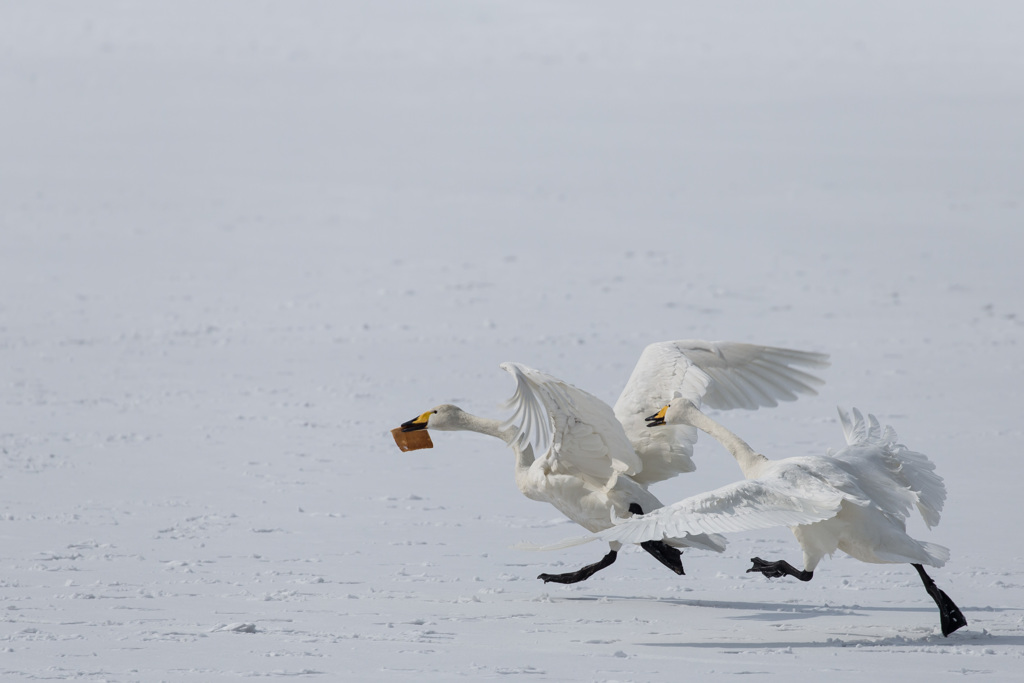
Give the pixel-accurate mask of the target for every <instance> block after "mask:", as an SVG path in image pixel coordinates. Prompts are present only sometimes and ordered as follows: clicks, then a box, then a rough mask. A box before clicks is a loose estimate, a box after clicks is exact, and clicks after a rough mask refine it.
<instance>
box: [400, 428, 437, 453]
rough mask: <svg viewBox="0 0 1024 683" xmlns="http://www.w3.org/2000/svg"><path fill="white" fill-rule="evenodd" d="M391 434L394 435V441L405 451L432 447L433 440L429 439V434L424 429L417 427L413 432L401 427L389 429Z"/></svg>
mask: <svg viewBox="0 0 1024 683" xmlns="http://www.w3.org/2000/svg"><path fill="white" fill-rule="evenodd" d="M391 436H393V437H395V443H397V444H398V447H399V448H401V449H402V452H403V453H405V452H406V451H418V450H419V449H421V448H433V447H434V442H433V441H431V440H430V434H429V433H428V432H427V430H426V429H417V430H416V431H413V432H403V431H402V428H401V427H395V428H394V429H392V430H391Z"/></svg>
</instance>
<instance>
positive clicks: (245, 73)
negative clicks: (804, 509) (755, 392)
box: [0, 0, 1024, 682]
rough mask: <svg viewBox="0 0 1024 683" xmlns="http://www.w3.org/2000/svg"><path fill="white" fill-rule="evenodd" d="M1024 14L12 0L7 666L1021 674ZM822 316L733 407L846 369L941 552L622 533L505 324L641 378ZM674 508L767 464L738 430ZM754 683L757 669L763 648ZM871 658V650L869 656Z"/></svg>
mask: <svg viewBox="0 0 1024 683" xmlns="http://www.w3.org/2000/svg"><path fill="white" fill-rule="evenodd" d="M1021 35H1024V9H1022V6H1021V5H1020V4H1019V3H1014V2H988V1H979V2H974V1H972V2H949V1H927V2H926V1H924V0H920V1H916V0H915V1H909V0H908V1H906V2H899V3H888V2H833V3H814V2H796V1H793V2H761V3H735V2H715V3H692V2H668V1H664V2H662V1H652V2H647V3H640V4H637V3H612V2H591V1H588V2H583V1H579V2H571V1H565V2H540V1H538V0H514V1H513V0H506V1H495V2H471V1H469V0H433V1H431V2H413V1H411V0H410V1H408V2H379V1H374V2H370V1H365V2H359V1H355V0H353V1H348V2H344V3H333V2H313V1H289V2H284V1H280V2H278V1H273V2H270V1H267V0H246V1H242V0H223V1H221V2H216V3H210V2H198V1H195V0H187V1H186V0H175V1H174V2H170V1H153V2H146V3H131V2H122V1H115V0H98V1H96V2H90V3H80V2H73V1H71V0H65V1H59V0H47V1H42V0H40V1H38V2H35V1H34V2H21V3H15V2H7V3H3V4H0V98H2V107H0V292H3V294H2V295H0V368H2V371H0V373H2V374H0V377H2V384H0V387H2V388H0V401H2V403H0V405H2V411H0V456H2V460H0V484H2V486H3V502H2V504H0V530H2V531H0V534H2V539H3V542H2V544H0V591H2V592H0V595H2V598H3V612H2V614H3V618H2V621H0V650H2V654H0V678H2V679H3V680H29V679H48V680H54V679H56V680H62V679H71V680H84V681H210V680H221V679H236V678H250V677H272V676H289V677H298V678H308V679H312V680H339V681H340V680H346V681H356V680H359V681H363V680H366V681H369V680H388V681H392V680H393V681H423V680H429V681H433V680H481V679H502V680H516V679H520V680H551V681H676V680H700V681H724V680H743V681H760V680H787V681H795V680H810V679H811V678H815V679H827V680H829V681H837V682H842V681H858V682H862V681H864V680H865V679H866V677H872V678H877V679H883V680H895V679H897V678H898V679H899V680H901V681H929V682H932V681H940V680H948V679H953V678H955V679H960V678H962V676H963V675H964V674H969V675H974V676H986V675H987V678H985V679H984V680H992V681H1003V680H1009V679H1011V678H1014V679H1016V680H1019V676H1020V672H1021V670H1022V669H1024V593H1022V587H1024V541H1022V538H1024V534H1022V532H1021V529H1020V519H1021V515H1020V490H1021V478H1022V473H1024V469H1022V465H1021V461H1022V460H1021V459H1022V456H1024V453H1022V448H1021V444H1022V426H1021V425H1022V421H1021V416H1020V409H1021V406H1022V405H1024V400H1022V398H1024V397H1022V390H1021V386H1022V384H1024V353H1022V352H1024V344H1022V340H1024V268H1022V266H1021V260H1022V256H1024V233H1022V231H1024V204H1022V197H1024V125H1021V122H1022V121H1024V79H1022V78H1021V74H1022V73H1024V41H1021V40H1020V36H1021ZM677 338H705V339H730V340H737V341H751V342H757V343H766V344H774V345H782V346H792V347H796V348H802V349H808V350H816V351H826V352H828V353H831V354H832V360H833V366H832V368H831V369H830V370H829V371H828V372H827V373H826V376H827V380H828V384H827V385H826V386H825V387H824V389H823V391H822V393H821V395H820V396H819V397H815V398H810V399H802V400H801V401H800V402H798V403H795V404H786V405H784V406H782V407H779V408H776V409H773V410H762V411H758V412H755V413H748V412H734V413H721V414H718V415H717V417H718V418H719V419H721V420H722V421H723V422H724V423H725V424H727V425H728V426H729V427H731V428H732V429H734V430H735V431H736V432H738V433H739V434H741V435H742V436H744V437H745V438H746V439H747V440H748V441H749V442H750V443H751V444H753V445H754V446H755V447H756V448H758V449H759V450H761V451H762V452H764V453H766V454H768V455H770V456H778V457H781V456H786V455H804V454H814V453H820V452H822V451H824V450H825V449H826V448H828V447H835V446H839V445H841V444H842V431H841V428H840V425H839V423H838V420H837V418H836V413H835V406H836V405H837V404H838V405H842V406H847V407H849V406H857V407H859V408H861V409H863V410H865V411H871V412H874V413H875V414H877V415H878V416H879V418H880V419H882V421H883V422H886V423H890V424H892V425H893V426H894V427H895V429H896V430H897V432H898V433H899V434H900V436H901V438H902V440H903V441H904V442H905V443H907V444H908V445H909V446H911V447H912V448H914V449H915V450H919V451H922V452H924V453H927V454H928V455H929V456H930V457H931V458H932V459H933V460H934V462H935V463H936V464H937V466H938V471H939V472H940V474H942V475H943V476H944V477H945V479H946V482H947V485H948V488H949V499H948V501H947V504H946V508H945V514H944V518H943V520H942V523H941V525H940V526H939V527H938V528H937V529H935V530H933V531H928V530H926V529H925V528H924V525H923V524H922V523H921V522H920V520H917V521H916V522H915V524H914V525H913V526H912V530H913V533H915V534H916V535H918V536H919V537H920V538H922V539H924V540H928V541H932V542H936V543H941V544H944V545H947V546H949V547H950V548H951V549H952V551H953V556H952V559H951V561H950V562H949V564H948V565H947V566H946V567H945V568H943V569H939V570H935V571H934V572H932V574H933V576H934V577H935V579H936V581H937V582H938V584H939V586H940V587H942V588H943V589H944V590H945V591H946V592H947V593H949V594H950V596H951V597H952V598H953V599H954V600H955V601H956V602H957V603H958V604H959V605H960V607H961V608H962V609H963V611H964V613H965V614H966V616H967V618H968V620H969V621H970V624H969V625H968V626H967V627H966V628H964V629H962V630H961V631H959V632H957V633H955V634H953V635H952V636H951V637H949V638H943V637H942V636H941V635H940V634H939V632H938V615H937V611H936V609H935V606H934V604H933V603H932V602H931V600H930V599H929V598H928V596H927V595H926V594H925V592H924V590H923V589H922V588H921V586H920V583H919V581H918V579H917V577H916V575H915V574H914V572H913V570H912V569H911V568H910V567H907V566H898V565H878V566H876V565H866V564H862V563H858V562H856V561H854V560H852V559H850V558H847V557H845V556H840V555H837V556H836V557H835V558H834V559H832V560H826V561H825V562H823V563H822V565H821V566H820V567H819V568H818V571H817V572H816V576H815V578H814V580H813V581H812V582H811V583H809V584H801V583H798V582H795V581H782V580H780V581H768V580H766V579H764V577H761V576H755V575H751V574H745V573H744V570H745V569H746V568H747V567H748V566H749V559H748V558H750V557H752V556H754V555H761V556H764V557H772V558H786V559H789V560H790V561H791V562H798V561H799V559H800V553H799V548H798V546H797V544H796V542H795V540H794V539H793V538H792V536H791V535H790V533H789V532H788V531H787V530H784V529H780V530H777V531H775V530H773V531H771V532H768V533H761V534H749V535H739V536H734V537H732V538H731V539H730V540H731V545H730V547H729V549H728V551H727V552H726V553H724V554H723V555H721V556H716V555H711V554H708V553H701V552H687V553H686V554H685V555H684V564H685V566H686V570H687V574H686V576H684V577H676V576H674V575H671V574H670V573H669V572H667V571H666V570H665V569H664V568H663V567H661V566H660V565H659V564H657V563H656V562H655V561H653V560H652V559H651V558H649V557H647V556H646V555H645V554H642V553H636V552H626V553H623V554H622V555H620V559H619V561H618V562H617V563H615V564H614V565H613V566H612V567H610V568H608V569H606V570H605V571H603V572H601V573H600V574H598V575H597V576H595V577H594V578H592V579H591V580H589V581H586V582H584V583H581V584H577V585H574V586H556V585H553V584H549V585H544V584H542V583H541V582H539V581H537V580H536V578H535V577H536V575H537V574H539V573H540V572H542V571H553V570H554V571H566V570H569V569H575V568H577V567H579V566H582V565H583V564H587V563H590V562H593V561H594V560H596V559H597V558H598V557H599V556H600V555H602V554H603V553H604V550H603V549H602V548H601V547H599V546H596V545H587V546H582V547H578V548H572V549H569V550H564V551H559V552H553V553H529V552H524V551H521V550H515V549H513V548H512V546H513V545H514V544H516V543H518V542H520V541H531V542H536V543H544V542H551V541H554V540H557V539H560V538H564V537H566V536H573V535H576V534H577V533H578V532H579V529H578V528H577V527H574V526H573V525H572V524H571V523H568V522H566V521H565V520H563V519H561V518H560V516H559V514H558V513H557V512H556V511H555V510H554V509H553V508H551V507H549V506H542V505H539V504H537V503H534V502H531V501H529V500H527V499H525V498H524V497H522V496H521V495H520V494H519V493H518V491H517V490H516V488H515V485H514V483H513V479H512V455H511V452H509V451H508V450H507V449H504V448H503V447H502V445H501V444H500V443H498V442H496V441H493V440H491V439H487V438H486V437H482V436H479V435H475V434H454V433H438V434H435V435H434V442H435V448H434V449H433V450H429V451H417V452H414V453H401V452H399V451H398V449H397V448H396V447H395V445H394V443H393V442H392V440H391V437H390V435H389V433H388V432H389V429H390V428H392V427H394V426H396V425H397V424H398V423H399V422H401V421H403V420H407V419H409V418H411V417H413V416H415V415H418V414H419V413H420V412H422V411H424V410H426V409H428V408H430V407H432V406H433V405H435V404H438V403H442V402H455V403H458V404H460V405H462V406H463V407H464V408H466V409H468V410H470V411H472V412H476V413H479V414H483V415H492V416H500V415H502V413H501V411H500V410H499V407H498V406H499V404H500V402H501V401H502V400H504V399H505V398H507V397H508V396H509V395H510V394H511V391H512V386H511V383H510V381H509V379H508V377H507V376H506V375H505V373H503V372H502V371H501V370H499V369H498V364H499V363H500V362H502V361H506V360H515V361H520V362H523V363H526V364H528V365H531V366H534V367H537V368H540V369H543V370H545V371H547V372H550V373H553V374H555V375H556V376H558V377H560V378H563V379H565V380H567V381H569V382H572V383H574V384H576V385H577V386H579V387H581V388H584V389H587V390H590V391H592V392H594V393H596V394H597V395H598V396H600V397H602V398H604V399H606V400H608V401H613V400H614V399H615V397H616V396H617V393H618V391H619V389H620V388H621V387H622V385H623V383H624V382H625V380H626V378H627V377H628V375H629V372H630V370H631V369H632V365H633V363H634V362H635V360H636V358H637V356H638V354H639V352H640V350H641V349H642V348H643V346H644V345H645V344H646V343H648V342H651V341H657V340H665V339H677ZM697 449H698V450H697V457H696V460H697V462H698V467H699V469H698V471H697V472H696V473H694V474H691V475H685V476H682V477H679V478H677V479H676V480H674V481H671V482H666V483H664V484H659V485H658V486H656V487H655V489H654V491H655V493H657V494H658V495H659V496H660V497H661V498H662V499H663V500H665V501H672V500H676V499H678V498H681V497H683V496H685V495H688V494H691V493H694V492H698V491H702V490H707V489H710V488H713V487H716V486H719V485H722V484H724V483H727V482H729V481H733V480H735V479H737V478H738V477H739V476H740V473H739V470H738V468H737V467H736V466H735V463H733V462H732V461H731V459H730V458H729V457H728V455H727V454H725V452H724V451H723V450H722V449H721V448H720V447H718V446H717V445H716V444H714V443H711V442H710V441H709V440H708V439H706V438H705V439H702V440H701V441H700V442H699V443H698V446H697ZM737 677H739V678H737ZM868 679H869V680H870V678H868Z"/></svg>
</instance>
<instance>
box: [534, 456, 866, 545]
mask: <svg viewBox="0 0 1024 683" xmlns="http://www.w3.org/2000/svg"><path fill="white" fill-rule="evenodd" d="M781 462H782V461H780V463H781ZM808 474H809V473H808V471H807V470H806V469H805V467H804V466H802V465H798V466H792V465H790V466H785V465H782V466H779V467H777V468H774V471H772V472H769V473H768V474H767V475H766V476H764V477H761V478H759V479H747V480H744V481H738V482H735V483H733V484H729V485H727V486H723V487H721V488H718V489H715V490H714V491H708V492H706V493H700V494H697V495H695V496H690V497H689V498H685V499H683V500H681V501H679V502H678V503H673V504H672V505H668V506H666V507H663V508H659V509H657V510H654V511H653V512H650V513H648V514H646V515H639V516H636V517H630V518H627V519H625V520H621V521H618V520H617V521H616V524H615V526H613V527H612V528H610V529H606V530H604V531H599V532H597V533H595V534H591V535H590V536H582V537H578V538H572V539H567V540H564V541H561V542H559V543H555V544H551V545H546V546H541V547H536V546H521V547H525V548H528V549H531V550H556V549H560V548H566V547H569V546H573V545H580V544H582V543H588V542H590V541H597V540H600V541H619V542H620V543H643V542H644V541H664V540H672V539H678V538H682V537H684V536H686V535H687V534H701V533H708V534H720V533H732V532H738V531H751V530H756V529H767V528H770V527H776V526H799V525H801V524H813V523H814V522H820V521H822V520H825V519H830V518H832V517H834V516H835V515H836V513H838V512H839V508H840V506H841V504H842V502H843V500H844V499H846V498H849V497H850V496H848V495H846V494H844V493H843V492H842V491H838V490H836V489H834V488H833V487H831V486H829V485H828V483H826V482H825V481H823V480H822V479H821V478H820V477H818V476H815V475H814V474H811V476H807V475H808Z"/></svg>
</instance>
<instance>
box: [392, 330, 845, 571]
mask: <svg viewBox="0 0 1024 683" xmlns="http://www.w3.org/2000/svg"><path fill="white" fill-rule="evenodd" d="M827 364H828V363H827V356H826V355H824V354H819V353H807V352H802V351H793V350H789V349H779V348H773V347H766V346H755V345H752V344H740V343H732V342H703V341H678V342H662V343H658V344H652V345H650V346H648V347H647V348H646V349H645V350H644V352H643V354H642V355H641V357H640V360H639V361H638V362H637V365H636V368H635V369H634V371H633V374H632V376H631V377H630V380H629V382H628V383H627V385H626V388H625V389H624V390H623V392H622V395H621V396H620V398H619V400H618V402H617V403H616V405H615V410H614V411H613V410H612V409H611V408H610V407H609V406H608V405H607V404H605V403H604V402H603V401H601V400H600V399H598V398H596V397H595V396H592V395H591V394H588V393H587V392H585V391H582V390H580V389H577V388H576V387H574V386H572V385H570V384H567V383H565V382H562V381H561V380H558V379H556V378H554V377H551V376H550V375H547V374H545V373H542V372H539V371H537V370H533V369H530V368H528V367H526V366H523V365H520V364H517V363H504V364H502V365H501V367H502V368H503V369H504V370H506V371H508V372H509V373H510V374H511V375H512V376H513V377H514V378H515V380H516V392H515V395H514V396H513V397H512V399H510V400H509V402H508V406H509V407H510V408H512V409H513V415H512V417H511V419H510V420H509V421H507V422H504V423H503V422H501V421H499V420H493V419H488V418H482V417H477V416H475V415H470V414H468V413H466V412H465V411H463V410H461V409H460V408H458V407H456V406H453V405H441V406H438V407H436V408H433V409H432V410H428V411H427V412H425V413H423V414H422V415H420V416H419V417H417V418H415V419H413V420H410V421H408V422H405V423H403V424H402V429H403V431H412V430H417V429H432V430H440V431H473V432H478V433H481V434H487V435H490V436H494V437H497V438H499V439H501V440H502V441H504V442H505V443H506V444H508V445H509V446H511V447H512V449H513V451H514V452H515V465H516V466H515V479H516V484H517V485H518V487H519V490H520V491H521V492H522V493H523V494H524V495H525V496H526V497H528V498H530V499H532V500H538V501H545V502H548V503H551V504H552V505H554V506H555V507H556V508H557V509H558V510H559V511H561V512H562V513H563V514H564V515H565V516H566V517H568V518H569V519H571V520H573V521H574V522H576V523H577V524H580V525H581V526H583V527H584V528H585V529H587V530H589V531H592V532H596V531H600V530H602V529H607V528H609V527H610V526H611V525H612V517H613V516H615V517H625V516H627V515H629V514H642V513H643V512H645V511H651V510H655V509H657V508H660V507H661V506H662V503H661V501H659V500H658V499H657V498H656V497H655V496H654V495H653V494H652V493H650V492H649V491H648V490H647V486H648V485H649V484H651V483H652V482H656V481H661V480H663V479H667V478H669V477H672V476H674V475H676V474H678V473H680V472H689V471H692V470H693V469H694V464H693V461H692V459H691V456H692V453H693V443H694V441H695V440H696V431H695V430H694V429H693V428H692V427H688V426H682V425H681V426H679V427H675V428H669V429H666V430H661V431H662V433H661V434H651V433H650V430H647V429H646V428H645V425H644V415H647V414H649V413H650V411H651V410H655V409H657V408H658V407H660V406H661V405H664V403H665V402H666V401H667V400H668V399H669V398H671V397H672V396H673V395H683V396H688V397H692V398H693V399H694V400H700V399H701V397H704V399H705V400H706V401H708V402H709V403H713V404H714V405H716V406H717V407H720V408H737V407H742V408H749V409H754V408H757V407H758V406H771V405H776V404H777V401H779V400H793V399H795V398H796V397H797V394H800V393H815V392H814V386H815V385H817V384H820V383H821V380H820V379H818V378H817V377H815V376H813V375H810V374H808V373H807V372H805V371H803V370H799V369H797V368H796V367H793V366H804V367H824V366H826V365H827ZM535 454H540V455H539V457H537V456H535ZM638 543H639V544H640V545H641V547H643V548H644V550H646V551H647V552H649V553H650V554H651V555H653V556H654V557H655V558H657V559H658V560H659V561H660V562H662V563H663V564H665V566H667V567H668V568H669V569H671V570H672V571H674V572H676V573H677V574H682V573H683V566H682V562H681V561H680V559H679V551H678V549H677V548H678V547H684V546H692V547H699V548H704V549H707V550H714V551H719V552H720V551H721V550H723V549H724V547H725V541H724V539H722V538H721V537H720V536H717V535H708V534H704V533H703V532H694V533H691V534H680V535H679V536H677V537H673V536H670V537H665V538H659V539H653V540H650V541H641V542H638ZM609 546H610V550H609V552H608V554H607V555H605V556H604V558H602V559H601V560H600V561H599V562H596V563H594V564H591V565H588V566H586V567H583V568H582V569H580V570H578V571H575V572H568V573H564V574H541V575H540V576H539V577H538V578H540V579H543V580H544V581H545V582H548V581H555V582H558V583H575V582H577V581H583V580H584V579H586V578H588V577H590V576H591V575H593V574H594V573H595V572H597V571H599V570H601V569H603V568H605V567H607V566H608V565H610V564H611V563H612V562H614V561H615V558H616V555H617V553H618V550H619V548H620V547H621V543H619V542H618V541H614V540H612V541H610V542H609Z"/></svg>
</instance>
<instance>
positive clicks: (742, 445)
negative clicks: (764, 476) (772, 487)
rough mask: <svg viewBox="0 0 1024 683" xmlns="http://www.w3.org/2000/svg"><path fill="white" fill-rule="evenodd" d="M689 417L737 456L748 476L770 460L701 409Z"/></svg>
mask: <svg viewBox="0 0 1024 683" xmlns="http://www.w3.org/2000/svg"><path fill="white" fill-rule="evenodd" d="M687 417H688V421H689V422H690V424H692V425H693V426H694V427H696V428H697V429H699V430H701V431H702V432H705V433H706V434H708V435H709V436H711V437H713V438H714V439H715V440H716V441H718V443H720V444H722V446H724V447H725V450H727V451H729V453H730V454H732V457H734V458H736V463H737V464H738V465H739V466H740V469H741V470H742V471H743V476H745V477H746V478H748V479H751V478H754V477H756V476H758V473H759V472H760V470H761V468H762V467H763V466H764V464H765V463H767V462H768V458H766V457H764V456H763V455H761V454H760V453H758V452H757V451H755V450H754V449H753V448H751V447H750V444H748V443H747V442H746V441H744V440H743V439H741V438H740V437H738V436H737V435H736V434H734V433H733V432H731V431H729V430H728V429H726V428H725V427H723V426H722V425H720V424H719V423H717V422H715V421H714V420H712V419H711V418H710V417H708V416H707V415H705V414H704V413H702V412H700V411H699V410H696V409H695V410H693V411H692V412H691V413H690V414H689V415H688V416H687Z"/></svg>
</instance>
